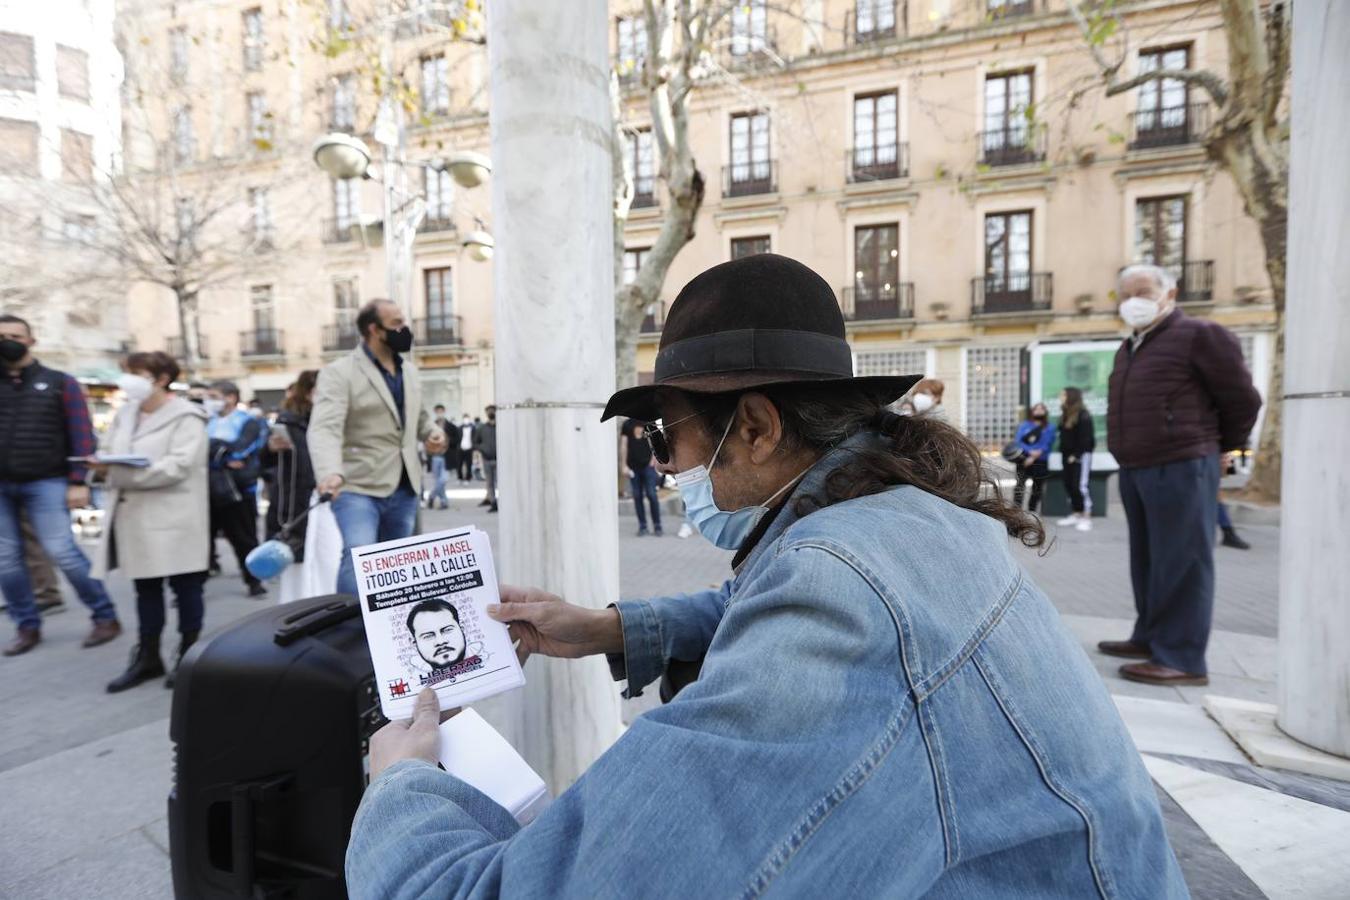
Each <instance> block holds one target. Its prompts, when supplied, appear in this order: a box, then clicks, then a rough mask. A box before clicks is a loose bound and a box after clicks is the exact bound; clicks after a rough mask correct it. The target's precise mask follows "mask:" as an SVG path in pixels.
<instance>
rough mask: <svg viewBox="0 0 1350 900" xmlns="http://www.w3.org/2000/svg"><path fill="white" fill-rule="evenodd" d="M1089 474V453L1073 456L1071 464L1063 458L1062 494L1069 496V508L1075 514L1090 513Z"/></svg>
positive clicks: (1090, 468)
mask: <svg viewBox="0 0 1350 900" xmlns="http://www.w3.org/2000/svg"><path fill="white" fill-rule="evenodd" d="M1091 473H1092V454H1091V453H1084V454H1083V455H1082V456H1075V457H1074V458H1073V461H1072V462H1070V461H1069V458H1068V457H1067V456H1066V457H1064V493H1066V494H1068V495H1069V508H1070V509H1072V510H1073V511H1074V512H1076V513H1081V512H1089V513H1090V512H1092V495H1091V494H1090V493H1089V492H1088V475H1090V474H1091Z"/></svg>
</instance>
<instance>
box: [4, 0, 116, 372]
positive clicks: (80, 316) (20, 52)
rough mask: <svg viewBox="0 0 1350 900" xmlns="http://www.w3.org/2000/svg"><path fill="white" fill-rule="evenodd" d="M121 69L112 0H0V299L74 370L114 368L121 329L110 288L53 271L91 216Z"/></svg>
mask: <svg viewBox="0 0 1350 900" xmlns="http://www.w3.org/2000/svg"><path fill="white" fill-rule="evenodd" d="M121 81H122V58H121V55H120V54H119V53H118V51H117V48H116V46H115V43H114V35H113V0H83V2H77V0H52V2H50V3H42V4H35V3H5V4H0V205H3V206H4V208H5V211H6V215H5V217H4V220H3V222H0V253H3V254H4V258H5V265H4V267H3V270H0V311H3V312H7V313H12V314H16V315H19V316H22V317H23V318H25V319H27V320H28V321H29V322H30V324H31V325H32V326H33V330H34V333H35V335H36V336H37V339H38V347H37V351H36V352H37V353H38V355H39V356H40V357H41V358H42V360H43V362H45V363H46V364H48V365H51V366H54V367H57V368H61V369H64V370H66V371H69V372H71V373H72V374H75V375H78V376H81V377H83V378H85V379H86V380H99V379H102V378H105V377H107V376H108V375H109V374H110V373H111V372H115V371H116V370H117V358H118V355H119V354H120V352H121V351H122V350H123V349H124V342H125V340H126V337H127V333H128V323H127V320H126V312H125V303H124V302H123V298H122V296H121V294H120V292H119V291H117V290H109V289H107V288H106V287H104V286H100V285H96V284H90V283H81V280H79V279H73V278H67V277H64V273H68V272H71V271H73V270H76V269H79V268H80V265H79V263H80V260H79V259H78V258H77V257H79V256H80V254H81V253H84V252H86V251H85V249H84V248H83V247H82V246H81V244H80V237H81V235H82V234H84V233H85V232H86V230H87V229H89V228H92V227H93V226H94V223H95V220H96V218H97V214H98V210H97V206H96V205H95V204H93V203H91V202H89V200H88V191H89V188H90V185H91V184H92V183H93V180H94V179H96V178H99V177H103V176H104V175H106V172H107V171H108V170H109V169H110V168H111V166H113V165H114V164H115V163H116V161H117V159H118V157H119V155H120V152H121V120H120V108H119V104H118V90H119V88H120V85H121Z"/></svg>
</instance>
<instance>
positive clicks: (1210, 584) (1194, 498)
mask: <svg viewBox="0 0 1350 900" xmlns="http://www.w3.org/2000/svg"><path fill="white" fill-rule="evenodd" d="M1218 494H1219V457H1218V456H1217V455H1214V456H1203V457H1200V458H1199V459H1188V460H1183V461H1182V462H1174V463H1167V464H1166V465H1162V466H1145V467H1141V468H1135V469H1121V470H1120V500H1121V504H1122V505H1123V506H1124V507H1125V520H1126V522H1127V524H1128V525H1129V531H1130V580H1131V582H1132V583H1133V586H1134V608H1135V612H1136V614H1137V618H1136V619H1135V623H1134V634H1133V635H1132V636H1131V638H1130V640H1131V641H1134V642H1135V643H1139V644H1144V645H1145V646H1147V647H1148V648H1149V649H1150V650H1151V651H1152V655H1153V661H1154V662H1156V663H1161V664H1162V665H1164V666H1169V667H1171V668H1173V669H1179V670H1181V671H1183V672H1191V673H1193V674H1196V675H1202V674H1205V673H1206V671H1207V670H1206V668H1205V646H1206V644H1208V643H1209V629H1210V621H1211V618H1212V616H1213V613H1214V529H1215V525H1216V519H1217V517H1218V506H1219V502H1218Z"/></svg>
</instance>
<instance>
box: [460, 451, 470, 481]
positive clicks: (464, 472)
mask: <svg viewBox="0 0 1350 900" xmlns="http://www.w3.org/2000/svg"><path fill="white" fill-rule="evenodd" d="M459 480H460V481H473V451H472V450H461V451H459Z"/></svg>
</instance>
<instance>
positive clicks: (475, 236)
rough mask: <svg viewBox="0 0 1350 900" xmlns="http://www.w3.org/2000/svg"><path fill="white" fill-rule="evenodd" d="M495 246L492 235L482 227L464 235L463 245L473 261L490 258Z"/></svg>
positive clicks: (482, 260) (484, 260)
mask: <svg viewBox="0 0 1350 900" xmlns="http://www.w3.org/2000/svg"><path fill="white" fill-rule="evenodd" d="M496 246H497V245H496V243H495V242H494V241H493V240H492V235H490V234H488V233H487V232H486V231H483V230H482V229H478V230H476V231H470V232H469V233H468V234H466V235H464V244H463V247H464V249H465V250H468V251H469V256H471V257H473V259H474V261H475V262H487V261H488V260H489V259H492V251H493V249H495V248H496Z"/></svg>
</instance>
